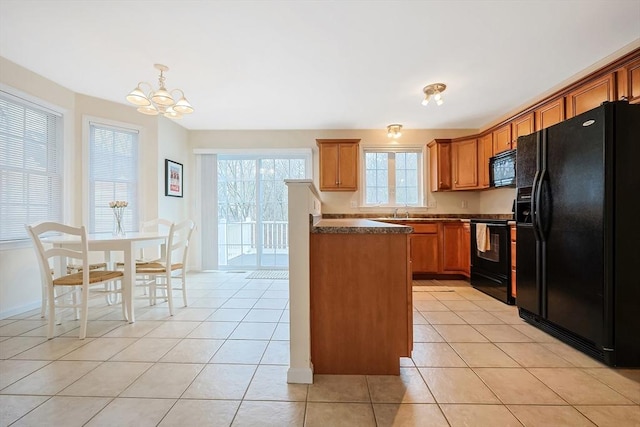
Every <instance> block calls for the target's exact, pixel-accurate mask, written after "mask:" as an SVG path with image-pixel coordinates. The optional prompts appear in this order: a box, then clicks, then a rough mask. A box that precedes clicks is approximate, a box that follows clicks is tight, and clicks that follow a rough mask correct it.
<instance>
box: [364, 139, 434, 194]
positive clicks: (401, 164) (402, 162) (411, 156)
mask: <svg viewBox="0 0 640 427" xmlns="http://www.w3.org/2000/svg"><path fill="white" fill-rule="evenodd" d="M422 163H423V162H422V151H421V150H419V149H415V150H414V149H365V150H364V174H365V176H364V181H365V195H364V199H365V200H364V203H365V206H366V205H370V206H402V205H404V206H420V205H422V203H423V197H422V177H423V171H422Z"/></svg>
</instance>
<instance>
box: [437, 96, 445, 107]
mask: <svg viewBox="0 0 640 427" xmlns="http://www.w3.org/2000/svg"><path fill="white" fill-rule="evenodd" d="M442 104H444V99H442V98H440V99H438V100H437V101H436V105H438V106H440V105H442Z"/></svg>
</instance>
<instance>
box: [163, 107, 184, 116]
mask: <svg viewBox="0 0 640 427" xmlns="http://www.w3.org/2000/svg"><path fill="white" fill-rule="evenodd" d="M164 116H165V117H168V118H170V119H181V118H182V113H179V112H177V111H176V110H175V109H174V108H173V107H169V108H167V110H166V111H165V112H164Z"/></svg>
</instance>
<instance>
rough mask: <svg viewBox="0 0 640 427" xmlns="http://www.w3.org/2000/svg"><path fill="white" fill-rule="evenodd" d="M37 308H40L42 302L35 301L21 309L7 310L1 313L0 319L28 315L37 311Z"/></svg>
mask: <svg viewBox="0 0 640 427" xmlns="http://www.w3.org/2000/svg"><path fill="white" fill-rule="evenodd" d="M36 308H40V301H34V302H30V303H29V304H25V305H22V306H20V307H13V308H9V309H7V310H3V311H0V319H6V318H7V317H11V316H15V315H18V314H22V313H26V312H27V311H31V310H35V309H36Z"/></svg>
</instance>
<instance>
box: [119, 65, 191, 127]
mask: <svg viewBox="0 0 640 427" xmlns="http://www.w3.org/2000/svg"><path fill="white" fill-rule="evenodd" d="M154 67H155V68H156V69H157V70H159V71H160V75H159V76H158V90H155V91H154V89H153V86H152V85H151V84H149V83H147V82H140V83H138V86H136V88H135V89H134V90H132V91H131V92H129V94H128V95H127V96H126V99H127V101H128V102H129V103H131V104H133V105H135V106H137V107H138V109H137V110H138V112H140V113H142V114H146V115H149V116H157V115H158V114H162V115H163V116H165V117H168V118H170V119H180V118H181V117H182V116H183V115H184V114H191V113H193V111H194V109H193V107H192V106H191V104H190V103H189V101H187V98H186V97H185V96H184V92H182V90H180V89H173V90H171V91H169V90H167V88H166V87H165V84H164V82H165V77H164V72H165V71H169V67H167V66H166V65H162V64H154ZM143 85H144V86H145V88H146V87H147V86H148V87H149V94H148V95H147V94H145V93H144V91H143V90H142V88H141V86H143ZM173 92H179V96H180V98H179V99H178V98H175V99H178V102H176V100H175V99H174V97H173V95H172V93H173Z"/></svg>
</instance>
